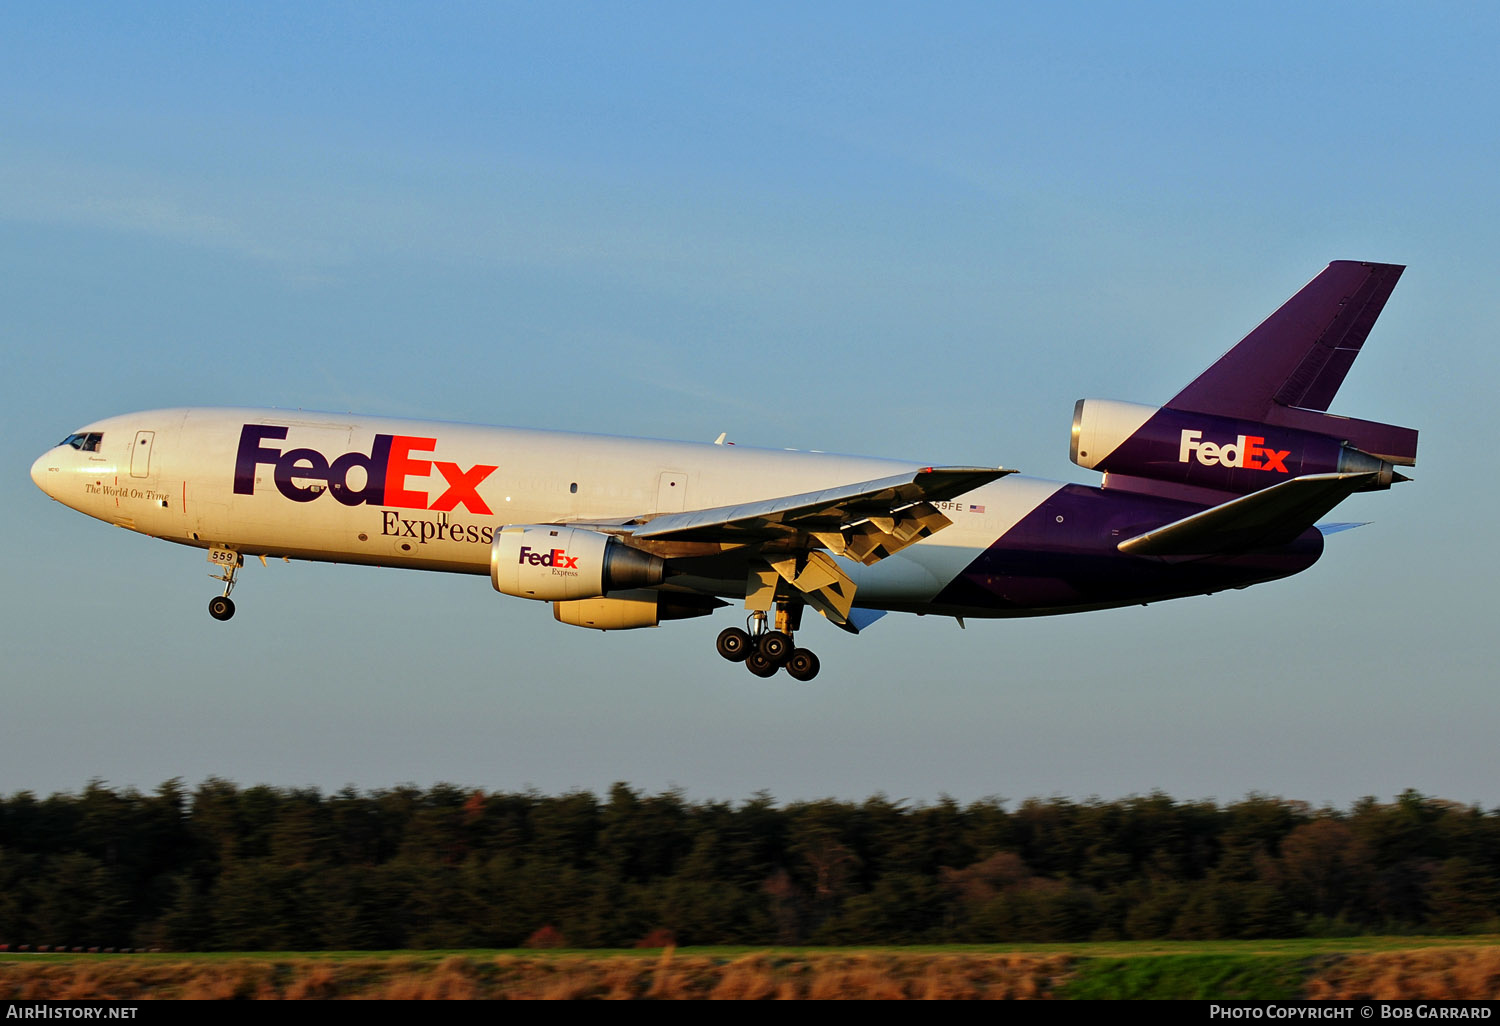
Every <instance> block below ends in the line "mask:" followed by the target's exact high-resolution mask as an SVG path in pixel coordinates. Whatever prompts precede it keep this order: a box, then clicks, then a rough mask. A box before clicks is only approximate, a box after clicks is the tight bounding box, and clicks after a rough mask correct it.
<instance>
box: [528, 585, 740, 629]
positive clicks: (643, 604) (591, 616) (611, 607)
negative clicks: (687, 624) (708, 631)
mask: <svg viewBox="0 0 1500 1026" xmlns="http://www.w3.org/2000/svg"><path fill="white" fill-rule="evenodd" d="M728 604H729V603H727V602H722V601H720V600H719V599H716V598H713V597H712V596H709V595H693V594H684V593H678V592H671V591H648V590H643V591H624V592H615V593H612V594H611V595H609V597H607V598H592V599H579V600H577V601H575V602H554V603H552V615H553V616H554V617H555V618H556V619H557V621H558V622H559V623H566V624H571V625H573V626H574V627H589V628H592V629H593V630H596V631H629V630H635V629H637V628H640V627H655V626H656V625H657V624H659V623H661V622H662V621H663V620H686V619H688V618H689V617H693V616H707V615H708V614H709V613H712V612H713V611H714V610H715V609H718V608H720V607H722V606H727V605H728Z"/></svg>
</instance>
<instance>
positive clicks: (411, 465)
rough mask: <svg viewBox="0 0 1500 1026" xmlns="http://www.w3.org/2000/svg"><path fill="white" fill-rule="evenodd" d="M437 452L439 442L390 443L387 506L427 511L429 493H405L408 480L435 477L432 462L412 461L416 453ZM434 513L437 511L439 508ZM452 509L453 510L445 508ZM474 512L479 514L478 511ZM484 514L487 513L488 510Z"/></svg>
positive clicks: (407, 438)
mask: <svg viewBox="0 0 1500 1026" xmlns="http://www.w3.org/2000/svg"><path fill="white" fill-rule="evenodd" d="M435 448H437V439H436V438H417V437H415V436H413V435H396V436H395V437H394V438H392V439H391V460H390V463H388V464H387V465H386V476H385V503H384V505H387V506H402V507H405V508H406V509H426V508H427V493H426V492H409V491H407V490H406V488H405V485H406V479H407V478H408V477H428V476H430V475H431V474H432V461H431V460H414V459H412V458H411V455H410V454H411V452H412V451H413V450H415V451H417V452H431V451H432V450H433V449H435ZM433 508H434V509H436V508H438V507H436V506H434V507H433ZM443 508H444V509H452V508H453V507H452V506H446V507H443ZM470 508H472V507H470ZM475 512H479V511H478V510H476V511H475ZM483 512H485V513H488V512H489V510H487V509H486V510H484V511H483Z"/></svg>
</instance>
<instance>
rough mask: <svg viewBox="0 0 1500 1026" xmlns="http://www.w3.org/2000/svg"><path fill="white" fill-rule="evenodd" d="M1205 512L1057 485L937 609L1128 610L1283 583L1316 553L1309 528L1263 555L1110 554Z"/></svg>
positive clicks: (947, 591) (1318, 546)
mask: <svg viewBox="0 0 1500 1026" xmlns="http://www.w3.org/2000/svg"><path fill="white" fill-rule="evenodd" d="M1203 508H1204V507H1203V506H1202V505H1199V504H1197V503H1189V502H1178V501H1175V500H1171V499H1162V498H1157V497H1154V496H1148V495H1134V494H1128V493H1125V494H1122V493H1120V492H1108V491H1105V490H1104V489H1102V488H1089V487H1086V486H1084V485H1065V486H1063V487H1062V488H1059V489H1058V490H1057V491H1056V492H1054V493H1053V494H1052V496H1051V497H1050V498H1048V499H1047V501H1045V502H1043V503H1042V504H1041V505H1040V506H1038V507H1037V508H1036V509H1034V510H1032V511H1031V512H1030V513H1029V514H1027V515H1026V516H1025V517H1023V518H1022V519H1021V521H1020V522H1019V523H1017V524H1016V526H1015V527H1013V528H1011V529H1010V530H1009V531H1007V532H1006V533H1005V534H1004V535H1002V536H1001V537H1000V538H998V539H996V540H995V542H994V543H993V544H991V545H990V547H989V548H988V549H986V550H985V551H984V552H983V554H981V555H980V556H979V557H978V558H977V559H975V560H974V561H973V562H972V563H970V564H969V565H968V566H967V567H966V568H965V569H964V570H963V572H962V573H960V574H959V575H958V576H957V577H956V578H954V580H953V581H952V582H951V583H950V584H949V585H948V586H947V587H946V588H944V589H943V591H942V592H941V593H940V594H939V595H938V596H937V599H936V602H935V604H936V605H938V606H945V607H954V608H963V609H968V610H972V611H975V612H976V613H977V612H978V611H980V610H994V611H996V612H997V613H1001V615H1003V613H1004V612H1011V613H1022V612H1025V611H1028V610H1034V611H1037V612H1043V611H1048V612H1050V611H1056V612H1060V613H1061V612H1068V611H1069V610H1070V609H1075V608H1079V607H1098V606H1111V605H1131V604H1134V603H1137V602H1151V601H1155V600H1158V599H1166V598H1176V597H1179V596H1183V595H1200V594H1205V593H1208V592H1214V591H1221V590H1223V589H1225V588H1238V587H1244V586H1245V585H1248V584H1254V583H1257V582H1259V581H1269V580H1275V579H1276V578H1279V577H1289V576H1291V575H1292V574H1295V573H1299V572H1301V571H1303V570H1306V569H1307V568H1308V567H1310V566H1312V565H1313V564H1314V563H1316V562H1317V560H1318V557H1319V556H1320V555H1322V552H1323V536H1322V535H1321V534H1320V533H1318V531H1317V530H1315V529H1310V530H1308V531H1306V532H1304V533H1303V534H1302V535H1301V536H1300V537H1298V538H1297V539H1296V541H1294V542H1292V543H1291V544H1289V545H1286V546H1283V547H1281V548H1279V549H1275V550H1272V551H1269V552H1253V553H1245V554H1242V555H1232V556H1212V557H1204V558H1201V559H1193V560H1181V561H1173V562H1168V561H1163V560H1156V559H1149V558H1142V557H1139V556H1127V555H1125V554H1124V553H1122V552H1120V551H1119V550H1118V549H1117V548H1116V546H1117V545H1118V544H1119V543H1120V542H1121V541H1123V540H1125V539H1126V538H1131V537H1134V536H1135V535H1138V534H1141V533H1143V532H1145V531H1149V530H1152V529H1153V528H1156V527H1160V526H1161V525H1163V524H1167V523H1171V522H1173V521H1175V520H1179V519H1181V518H1183V517H1185V516H1188V515H1190V514H1192V513H1196V512H1198V511H1199V510H1201V509H1203Z"/></svg>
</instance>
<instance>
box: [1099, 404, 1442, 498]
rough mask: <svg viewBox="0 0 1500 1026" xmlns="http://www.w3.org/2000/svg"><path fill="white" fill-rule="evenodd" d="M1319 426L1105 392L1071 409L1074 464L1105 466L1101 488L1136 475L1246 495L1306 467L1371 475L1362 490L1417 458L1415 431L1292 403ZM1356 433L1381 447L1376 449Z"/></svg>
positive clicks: (1394, 477)
mask: <svg viewBox="0 0 1500 1026" xmlns="http://www.w3.org/2000/svg"><path fill="white" fill-rule="evenodd" d="M1291 412H1295V413H1297V414H1301V415H1303V419H1305V420H1308V421H1309V422H1310V423H1311V424H1314V425H1316V426H1317V427H1318V428H1319V429H1320V430H1318V431H1310V430H1306V429H1303V428H1300V427H1288V426H1283V425H1278V424H1274V423H1265V422H1261V421H1253V420H1242V419H1238V418H1234V417H1220V416H1214V415H1212V414H1208V413H1196V412H1192V411H1188V410H1177V409H1172V408H1170V407H1160V408H1158V407H1154V406H1142V405H1140V404H1137V403H1123V402H1117V401H1115V400H1111V399H1080V400H1079V401H1078V403H1077V405H1076V406H1075V407H1074V409H1073V442H1072V449H1071V452H1070V456H1071V457H1072V460H1073V462H1074V463H1076V464H1078V465H1079V466H1080V467H1086V468H1088V469H1090V470H1099V471H1103V472H1104V473H1105V474H1106V475H1107V476H1106V477H1105V482H1104V483H1105V487H1121V486H1124V487H1126V488H1129V487H1130V482H1132V481H1133V480H1141V479H1144V480H1147V481H1156V482H1164V483H1168V484H1180V485H1190V486H1194V487H1198V488H1206V489H1212V490H1214V491H1218V492H1234V493H1239V494H1245V493H1249V492H1254V491H1259V490H1260V489H1262V488H1268V487H1270V486H1271V485H1275V484H1280V483H1281V482H1283V481H1290V480H1291V479H1293V478H1297V477H1304V476H1306V475H1309V474H1361V475H1365V474H1368V475H1372V476H1371V477H1370V478H1369V482H1368V483H1367V484H1364V485H1363V486H1362V490H1365V491H1370V490H1376V489H1382V488H1389V487H1390V486H1391V484H1392V483H1394V482H1396V481H1405V480H1408V479H1407V478H1406V477H1405V476H1404V475H1402V474H1399V473H1397V472H1396V469H1395V464H1398V463H1399V464H1403V465H1410V464H1412V463H1414V462H1416V433H1415V432H1409V434H1410V435H1411V440H1410V444H1409V446H1408V445H1407V444H1406V440H1405V438H1404V435H1405V434H1407V433H1408V432H1407V429H1405V428H1398V427H1393V426H1391V425H1385V424H1373V423H1372V422H1369V421H1359V420H1351V419H1349V418H1345V417H1336V416H1332V415H1330V414H1326V413H1315V412H1312V411H1306V410H1297V411H1291ZM1359 441H1367V442H1368V443H1372V445H1373V446H1374V447H1378V448H1379V449H1384V450H1386V451H1385V452H1383V453H1382V454H1381V455H1375V454H1372V453H1371V452H1367V451H1365V450H1364V449H1362V448H1360V447H1359V445H1358V444H1357V443H1358V442H1359Z"/></svg>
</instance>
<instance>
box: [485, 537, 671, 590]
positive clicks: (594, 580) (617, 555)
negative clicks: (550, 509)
mask: <svg viewBox="0 0 1500 1026" xmlns="http://www.w3.org/2000/svg"><path fill="white" fill-rule="evenodd" d="M665 577H666V564H665V563H664V562H663V561H662V558H661V557H660V556H653V555H651V554H650V553H649V552H642V551H641V550H640V549H633V548H631V547H630V546H629V545H626V544H625V543H624V542H622V541H620V539H618V538H616V537H614V536H613V535H608V534H601V533H600V532H598V531H590V530H587V529H585V528H581V527H560V526H554V525H549V524H510V525H507V526H505V527H502V528H501V529H500V530H499V531H496V532H495V540H494V542H493V544H491V546H490V581H491V582H492V583H493V584H494V585H495V590H496V591H498V592H501V593H503V594H506V595H515V596H517V597H518V598H529V599H537V600H539V601H543V602H558V601H572V600H574V599H590V598H599V597H600V596H602V595H604V594H605V593H606V592H610V591H627V590H632V589H638V588H651V587H654V586H656V585H658V584H660V583H661V582H662V580H663V579H664V578H665Z"/></svg>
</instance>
